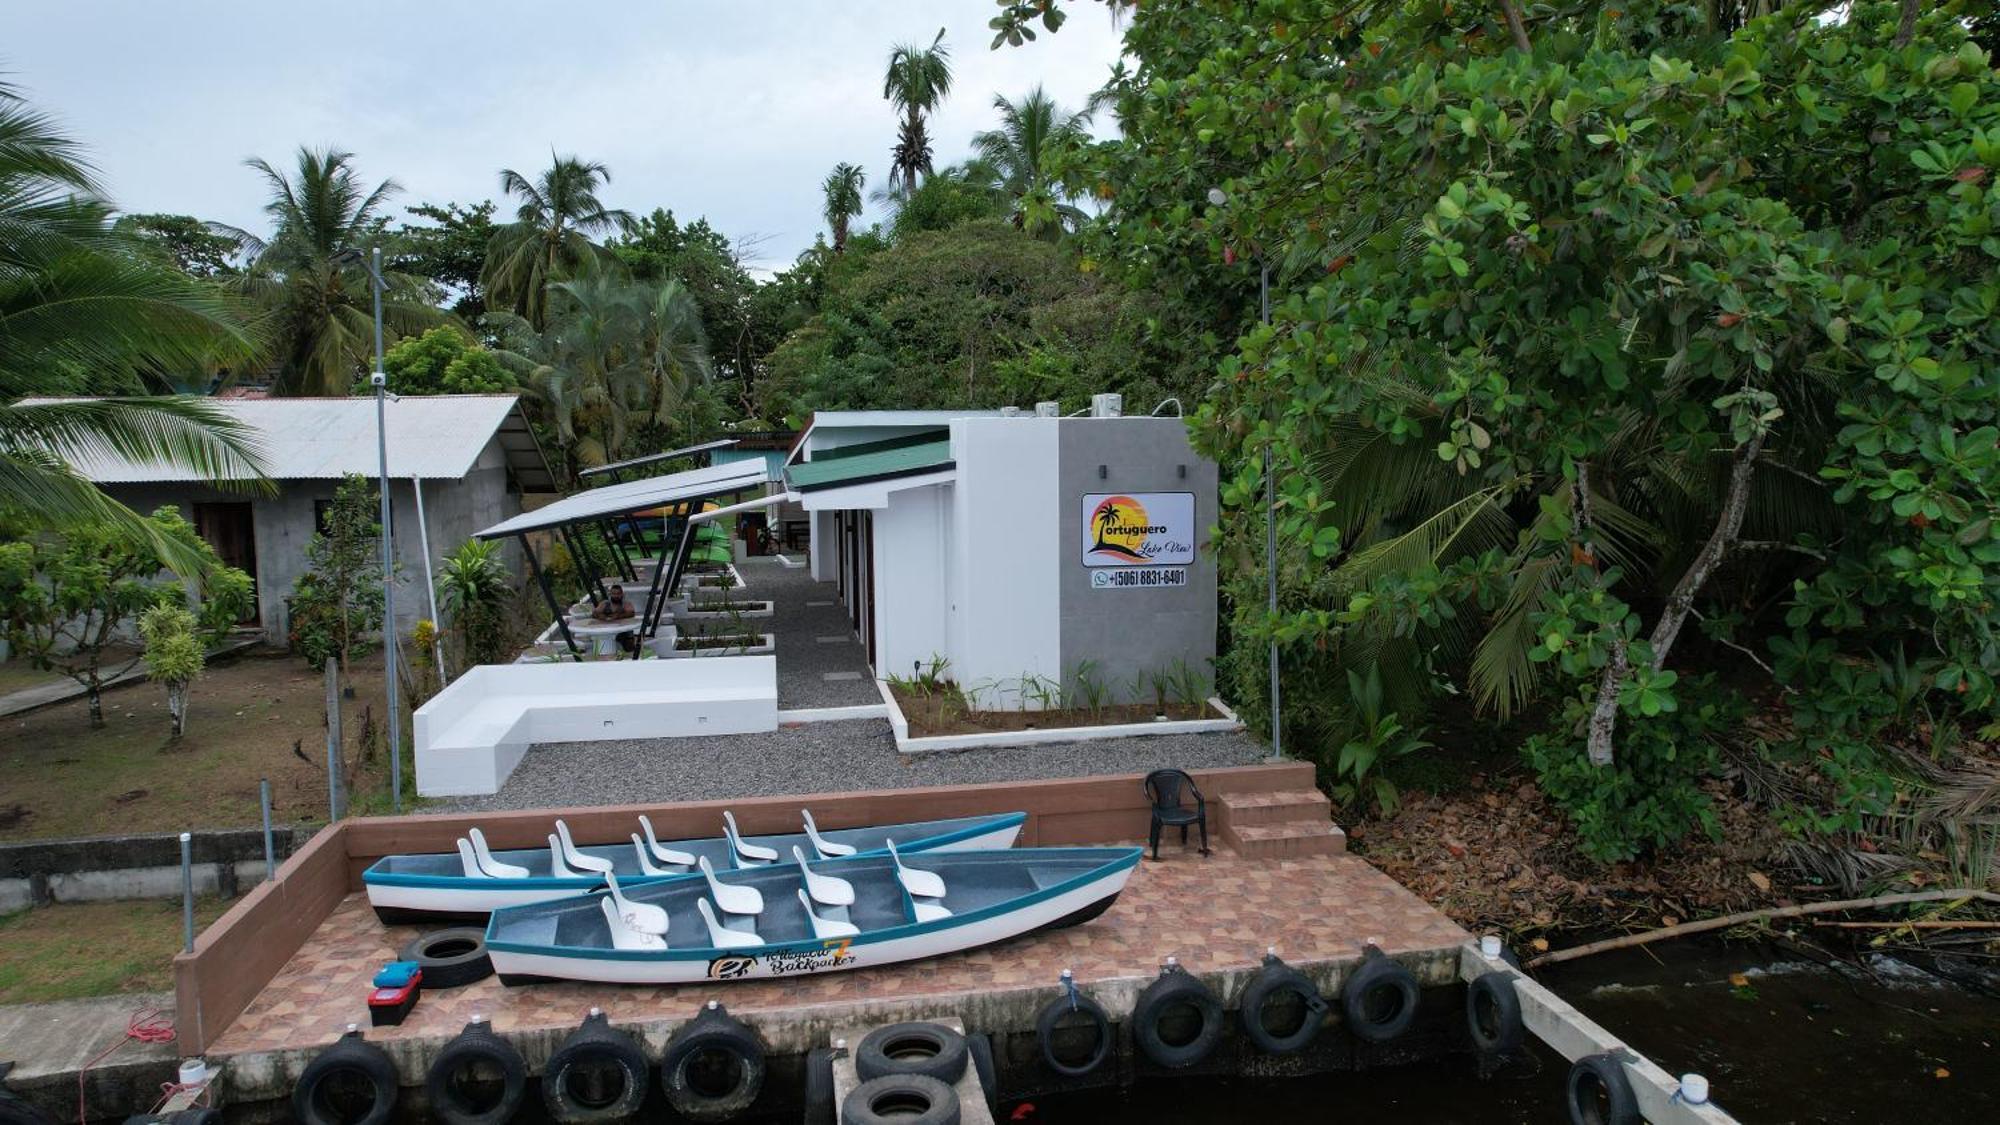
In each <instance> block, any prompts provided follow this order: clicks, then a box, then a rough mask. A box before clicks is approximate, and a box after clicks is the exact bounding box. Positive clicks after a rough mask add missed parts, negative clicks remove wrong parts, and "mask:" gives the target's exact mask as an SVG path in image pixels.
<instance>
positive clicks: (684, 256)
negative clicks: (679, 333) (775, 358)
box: [605, 208, 793, 396]
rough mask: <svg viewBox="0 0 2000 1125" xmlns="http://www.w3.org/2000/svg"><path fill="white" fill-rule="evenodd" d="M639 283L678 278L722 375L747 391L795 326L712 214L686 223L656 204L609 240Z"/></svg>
mask: <svg viewBox="0 0 2000 1125" xmlns="http://www.w3.org/2000/svg"><path fill="white" fill-rule="evenodd" d="M605 246H606V248H607V249H609V250H610V251H611V253H612V254H613V255H615V256H616V257H617V259H618V261H619V262H621V263H623V265H624V266H625V268H626V270H627V271H629V272H630V273H631V275H632V279H633V280H634V281H639V282H647V283H650V284H652V285H653V286H655V287H658V286H660V285H663V284H665V283H666V282H668V281H678V282H680V284H681V287H682V288H683V289H685V290H686V291H687V293H688V296H689V297H691V298H692V299H693V300H694V304H695V307H696V309H698V310H699V312H700V316H701V328H702V336H703V338H704V339H706V340H707V342H708V347H709V357H710V360H711V361H712V363H713V364H714V367H715V377H716V378H717V379H718V380H722V381H730V380H734V381H736V382H737V383H739V384H741V386H740V388H739V389H738V394H739V396H744V395H747V394H748V392H749V388H750V387H752V386H754V385H755V384H756V382H757V380H758V379H759V378H760V377H761V374H762V370H763V368H762V364H763V360H764V356H765V354H766V353H768V352H769V351H770V350H771V349H772V348H773V347H775V346H776V345H777V343H778V340H779V339H780V338H781V337H782V336H783V335H784V333H785V332H787V331H789V330H790V329H791V328H792V327H793V324H792V323H791V322H790V321H789V320H788V319H787V318H786V316H785V313H784V299H783V297H782V295H781V294H778V293H773V294H769V295H768V296H767V295H766V294H765V293H764V291H765V290H767V289H773V288H779V289H782V288H783V285H782V284H781V283H779V282H773V283H772V284H768V285H759V284H757V281H756V279H755V278H752V277H751V276H750V271H749V270H747V269H745V268H744V266H743V262H742V260H741V253H742V252H741V251H739V250H738V248H737V246H736V245H735V244H734V243H732V242H731V241H730V240H729V238H728V236H726V235H724V234H723V233H722V232H721V231H719V230H716V229H715V228H714V227H713V226H711V225H710V224H709V221H708V220H707V219H696V220H694V221H693V222H687V223H684V222H681V221H679V220H677V219H675V218H674V213H673V212H672V211H665V210H660V209H657V208H656V209H654V211H653V212H652V214H650V215H646V216H643V217H641V218H639V219H638V220H636V221H634V222H633V223H631V224H630V225H629V226H627V227H626V228H625V229H624V233H623V234H621V235H620V236H619V237H617V238H613V239H611V240H610V241H609V242H607V243H606V244H605Z"/></svg>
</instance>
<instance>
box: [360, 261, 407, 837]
mask: <svg viewBox="0 0 2000 1125" xmlns="http://www.w3.org/2000/svg"><path fill="white" fill-rule="evenodd" d="M368 274H369V280H370V281H371V282H373V283H374V291H375V370H374V372H373V373H372V374H370V375H369V376H368V381H369V382H371V383H373V384H375V453H376V457H377V465H378V467H379V468H380V470H381V472H380V476H381V478H382V638H383V642H382V682H383V684H384V686H385V687H386V688H387V690H388V694H389V802H390V804H391V805H392V806H393V807H394V808H395V810H396V811H397V812H402V811H403V717H402V715H401V714H399V713H398V708H397V706H396V644H395V637H396V558H395V549H394V547H393V546H392V545H391V543H390V538H391V535H392V532H391V529H390V526H389V376H388V373H387V372H385V371H383V370H382V248H381V247H380V246H376V247H372V248H370V249H369V251H368Z"/></svg>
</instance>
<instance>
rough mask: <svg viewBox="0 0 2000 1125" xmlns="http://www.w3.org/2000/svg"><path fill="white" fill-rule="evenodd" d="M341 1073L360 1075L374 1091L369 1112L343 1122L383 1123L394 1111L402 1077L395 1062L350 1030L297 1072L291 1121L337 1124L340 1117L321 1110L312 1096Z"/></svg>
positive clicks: (349, 1124)
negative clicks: (357, 1118) (301, 1070)
mask: <svg viewBox="0 0 2000 1125" xmlns="http://www.w3.org/2000/svg"><path fill="white" fill-rule="evenodd" d="M342 1073H349V1074H358V1075H360V1076H361V1077H362V1078H364V1079H366V1080H367V1082H368V1085H369V1088H370V1089H371V1090H373V1091H374V1101H373V1103H372V1104H370V1106H369V1107H368V1112H367V1113H366V1114H365V1115H363V1116H362V1118H361V1119H360V1120H359V1121H355V1122H347V1123H345V1125H385V1123H386V1122H387V1121H388V1120H389V1118H390V1115H391V1114H393V1113H394V1112H395V1110H396V1094H397V1092H398V1091H399V1090H400V1089H401V1088H402V1084H401V1079H400V1078H399V1077H398V1076H397V1074H396V1062H395V1060H394V1059H391V1058H390V1057H389V1053H388V1052H387V1051H384V1050H383V1049H382V1048H380V1047H377V1046H376V1045H375V1044H373V1043H370V1042H368V1041H367V1040H365V1039H363V1038H361V1033H360V1032H359V1031H350V1032H348V1033H347V1034H345V1035H343V1036H341V1037H340V1038H339V1039H336V1040H334V1043H333V1046H331V1047H328V1048H327V1049H326V1050H324V1051H321V1052H320V1053H319V1054H318V1055H317V1056H315V1057H314V1058H313V1061H311V1062H309V1063H307V1064H306V1069H305V1071H304V1073H302V1074H300V1075H299V1084H298V1085H297V1086H296V1087H294V1088H293V1089H292V1120H294V1121H297V1122H301V1123H302V1125H336V1123H338V1122H340V1121H341V1119H340V1118H336V1117H334V1116H332V1115H331V1114H330V1113H327V1112H325V1111H324V1110H323V1107H322V1106H321V1105H320V1102H319V1099H318V1098H317V1097H315V1095H316V1094H317V1093H318V1092H319V1088H320V1086H321V1085H322V1084H324V1083H325V1082H326V1081H327V1080H328V1079H329V1078H332V1077H333V1076H334V1075H336V1074H342Z"/></svg>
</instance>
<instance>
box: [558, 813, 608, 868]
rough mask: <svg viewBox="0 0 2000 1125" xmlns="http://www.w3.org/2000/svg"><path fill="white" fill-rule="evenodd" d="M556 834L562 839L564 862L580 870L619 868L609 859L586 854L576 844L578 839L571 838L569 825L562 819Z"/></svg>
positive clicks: (559, 821)
mask: <svg viewBox="0 0 2000 1125" xmlns="http://www.w3.org/2000/svg"><path fill="white" fill-rule="evenodd" d="M556 835H557V836H558V837H560V838H561V840H562V850H563V862H564V863H567V864H569V865H570V866H571V867H574V868H576V869H577V870H578V871H596V872H598V873H600V874H604V873H609V872H612V871H616V870H617V869H618V865H617V864H615V863H613V862H611V861H610V860H608V859H599V858H598V857H596V856H594V855H585V854H584V853H583V852H582V850H581V849H579V848H578V847H577V846H576V841H575V840H572V839H570V835H569V825H567V824H564V823H563V822H562V821H561V820H560V819H558V820H557V821H556Z"/></svg>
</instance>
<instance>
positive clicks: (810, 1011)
mask: <svg viewBox="0 0 2000 1125" xmlns="http://www.w3.org/2000/svg"><path fill="white" fill-rule="evenodd" d="M416 932H417V931H415V930H412V929H408V928H401V927H396V928H385V927H383V926H382V925H381V924H380V923H378V922H377V921H376V919H375V916H374V914H373V913H372V912H371V911H370V910H369V909H368V905H367V901H366V899H365V898H364V897H363V896H361V895H358V894H355V895H349V896H348V897H347V899H346V900H345V901H343V902H342V903H341V904H340V906H339V907H337V908H336V909H335V910H334V912H333V913H332V915H331V916H329V917H328V918H327V919H326V920H325V921H324V922H323V923H321V925H320V926H319V928H318V930H317V932H316V933H314V935H313V936H312V938H311V939H310V940H309V941H308V942H307V943H306V944H305V946H304V947H303V948H302V949H301V950H300V951H299V952H298V954H297V955H296V956H295V957H293V958H292V960H291V962H290V963H289V964H288V965H287V966H286V967H285V968H284V969H282V970H281V971H280V972H279V973H278V975H277V976H276V977H275V978H274V979H273V980H272V981H271V983H270V984H269V985H268V986H267V987H265V989H264V990H263V992H262V993H261V994H260V995H258V997H257V998H256V999H255V1000H254V1001H253V1002H252V1003H251V1004H250V1006H249V1008H248V1009H247V1010H245V1011H244V1013H243V1014H242V1016H241V1017H240V1018H238V1019H237V1020H236V1021H235V1022H234V1023H233V1024H232V1025H231V1026H230V1027H229V1029H228V1030H227V1031H226V1032H224V1033H223V1035H222V1036H221V1038H220V1040H219V1041H218V1042H216V1044H215V1045H214V1048H213V1050H212V1054H213V1055H215V1056H218V1057H225V1058H226V1057H229V1056H254V1055H257V1054H260V1053H266V1052H280V1053H289V1052H297V1051H309V1050H316V1049H318V1048H319V1047H321V1046H324V1045H325V1044H326V1043H327V1042H329V1041H330V1040H331V1039H332V1038H333V1037H334V1036H335V1035H336V1034H338V1032H339V1031H340V1030H341V1029H342V1028H343V1027H344V1026H345V1025H346V1024H348V1023H350V1022H355V1023H361V1024H363V1025H365V1024H366V1023H367V1012H366V1008H365V1006H364V1003H363V1001H364V999H365V997H366V995H367V991H368V982H369V978H370V977H371V976H372V975H373V974H374V972H375V970H376V968H378V967H379V966H380V964H381V963H382V962H383V961H385V960H389V959H391V958H393V957H394V955H395V953H396V951H397V949H398V948H400V947H401V946H402V945H403V944H404V943H405V942H406V941H408V940H409V939H410V938H411V937H412V936H414V935H415V933H416ZM1465 938H1466V934H1465V932H1464V931H1463V930H1461V929H1459V927H1458V926H1457V925H1455V924H1454V923H1452V922H1451V920H1450V919H1448V918H1446V917H1445V916H1443V915H1442V914H1439V913H1438V912H1437V911H1435V910H1433V909H1431V908H1430V907H1429V906H1428V905H1426V904H1425V903H1424V902H1423V901H1422V900H1420V899H1418V898H1417V897H1416V896H1415V895H1413V894H1411V893H1410V892H1409V891H1406V890H1404V889H1403V888H1402V887H1400V886H1398V885H1397V884H1396V883H1395V882H1393V881H1392V880H1390V879H1389V877H1388V876H1386V875H1383V874H1382V873H1381V872H1379V871H1376V870H1375V869H1374V868H1372V867H1370V866H1368V865H1367V864H1366V863H1364V862H1362V861H1361V860H1359V859H1356V858H1354V857H1351V856H1347V855H1319V856H1309V857H1304V858H1299V859H1284V860H1270V859H1245V858H1240V857H1238V856H1236V855H1235V854H1233V853H1231V852H1229V851H1228V850H1226V849H1223V848H1218V849H1217V850H1216V853H1215V855H1214V856H1212V857H1210V858H1208V859H1206V860H1204V859H1202V858H1200V857H1199V856H1197V855H1195V854H1194V853H1193V852H1192V851H1188V852H1182V851H1180V850H1179V849H1178V848H1169V849H1164V850H1163V852H1162V862H1159V863H1154V862H1152V861H1150V860H1148V861H1146V862H1144V863H1142V864H1141V865H1140V866H1139V869H1138V870H1137V871H1136V872H1134V874H1133V876H1132V880H1131V882H1130V884H1129V885H1128V886H1127V888H1126V890H1125V893H1124V894H1123V895H1122V896H1120V898H1119V900H1118V902H1117V904H1116V905H1115V906H1113V907H1112V909H1111V910H1110V911H1109V912H1108V913H1106V914H1104V915H1103V916H1101V917H1099V918H1097V919H1096V920H1094V921H1092V922H1090V923H1088V924H1086V925H1083V926H1079V927H1075V928H1072V929H1068V930H1060V931H1055V932H1052V933H1044V934H1037V935H1032V936H1029V937H1026V938H1021V939H1017V940H1015V941H1012V942H1008V943H1005V944H1001V945H997V946H989V947H986V948H983V949H977V950H971V951H968V952H965V953H959V954H954V955H951V956H948V957H943V958H937V959H933V960H929V961H919V962H911V963H907V964H901V965H893V966H886V967H882V968H875V969H866V970H858V971H853V972H844V973H829V974H826V975H822V976H812V977H802V978H791V979H783V980H766V981H746V982H738V983H728V984H723V983H717V984H702V985H682V986H673V987H634V986H614V985H603V984H588V985H587V984H573V983H551V984H536V985H528V986H523V987H516V988H508V987H505V986H503V985H501V984H500V982H499V981H498V979H495V978H489V979H487V980H485V981H482V982H480V983H478V984H474V985H471V986H468V987H466V988H461V989H455V990H450V991H436V992H427V993H425V994H424V997H423V999H422V1001H421V1002H420V1003H419V1004H418V1005H417V1007H416V1009H415V1011H413V1012H412V1013H411V1015H410V1018H409V1020H408V1021H407V1022H405V1023H404V1024H403V1025H402V1026H401V1027H395V1028H379V1029H371V1030H370V1032H369V1038H370V1039H371V1040H375V1041H380V1042H385V1043H390V1044H395V1043H398V1042H403V1041H412V1040H426V1039H428V1040H434V1041H442V1040H444V1039H447V1038H449V1037H451V1036H453V1035H455V1034H457V1032H458V1031H459V1030H460V1029H461V1028H462V1027H463V1026H464V1025H465V1023H466V1021H467V1020H468V1019H469V1018H470V1017H471V1016H473V1015H474V1014H479V1015H483V1016H485V1017H486V1018H488V1019H489V1020H491V1021H492V1023H493V1026H494V1028H495V1030H497V1031H500V1032H502V1033H521V1034H524V1035H526V1036H528V1037H529V1038H534V1037H535V1033H537V1032H541V1033H547V1034H554V1033H559V1032H561V1031H566V1030H567V1029H569V1028H571V1027H574V1026H575V1025H576V1023H577V1021H578V1020H579V1018H580V1017H581V1016H582V1015H583V1013H584V1012H585V1011H586V1010H587V1009H589V1008H590V1007H592V1006H598V1007H602V1008H604V1009H605V1010H606V1011H607V1012H608V1013H610V1015H611V1017H612V1019H613V1020H614V1021H615V1022H617V1023H620V1024H626V1025H635V1026H638V1027H641V1028H642V1029H645V1030H646V1031H647V1033H648V1034H649V1036H651V1035H654V1034H659V1035H663V1034H664V1030H662V1029H665V1028H670V1026H671V1025H673V1024H678V1023H679V1022H680V1021H682V1020H684V1019H686V1018H688V1017H689V1016H691V1015H692V1014H693V1013H694V1012H695V1010H696V1009H698V1008H699V1007H700V1006H701V1004H702V1003H704V1002H706V1001H708V1000H710V999H716V1000H721V1001H723V1002H725V1003H726V1004H727V1005H728V1007H729V1009H730V1011H731V1012H732V1013H734V1014H736V1015H739V1016H743V1017H746V1018H748V1019H750V1020H751V1021H752V1022H754V1023H757V1024H759V1026H760V1030H762V1031H763V1033H764V1034H765V1036H766V1038H767V1039H770V1040H772V1041H773V1042H774V1046H776V1045H777V1044H778V1043H779V1042H781V1041H783V1040H785V1039H787V1038H792V1039H802V1038H804V1037H809V1036H810V1035H812V1034H814V1029H823V1028H825V1027H827V1026H830V1025H831V1024H832V1023H834V1022H836V1021H839V1020H842V1019H846V1018H849V1017H851V1016H854V1015H857V1014H862V1013H872V1012H880V1011H891V1010H896V1011H904V1010H925V1011H928V1012H930V1013H933V1014H946V1013H951V1012H967V1011H972V1010H975V1009H976V1010H977V1011H979V1012H980V1013H981V1014H982V1015H983V1016H985V1017H987V1018H989V1019H997V1018H999V1015H998V1010H997V1002H998V1001H1001V1000H1004V999H1005V998H1007V997H1010V996H1011V997H1015V998H1026V999H1029V1000H1031V1001H1032V1006H1030V1007H1028V1008H1027V1009H1026V1010H1028V1011H1029V1012H1032V1011H1033V1008H1034V1007H1038V1006H1039V1005H1040V1004H1041V1003H1042V1002H1044V1001H1045V998H1046V997H1047V996H1049V995H1053V988H1054V985H1055V982H1056V976H1057V974H1058V973H1059V972H1060V971H1061V970H1062V969H1064V968H1071V969H1073V970H1075V973H1076V979H1077V981H1078V983H1079V984H1080V985H1082V986H1084V987H1085V988H1086V989H1089V990H1091V991H1093V992H1095V993H1096V994H1097V995H1098V996H1099V998H1100V1000H1101V1001H1103V1002H1104V1003H1105V1004H1106V1007H1107V1008H1109V1009H1110V1010H1112V1011H1113V1012H1114V1013H1116V1012H1121V1011H1124V1010H1127V1009H1129V1006H1130V1002H1131V994H1133V993H1136V990H1137V989H1138V988H1139V987H1143V985H1144V983H1145V982H1146V981H1149V980H1150V979H1151V978H1152V977H1153V976H1154V975H1155V974H1156V973H1157V972H1158V969H1159V965H1160V962H1161V960H1162V959H1163V958H1165V957H1167V956H1174V957H1178V958H1179V959H1180V961H1181V963H1182V964H1183V965H1185V966H1186V967H1187V968H1189V969H1190V970H1193V971H1195V972H1197V973H1204V974H1212V973H1233V974H1235V975H1236V976H1237V977H1239V978H1240V976H1242V975H1243V974H1245V973H1247V972H1248V971H1249V970H1251V969H1253V968H1254V967H1255V966H1256V965H1257V963H1258V961H1259V959H1260V958H1261V957H1262V955H1263V953H1264V950H1265V948H1266V947H1267V946H1276V947H1277V948H1278V950H1279V952H1280V953H1281V955H1283V956H1284V957H1285V959H1286V960H1287V961H1289V962H1291V963H1292V964H1294V965H1296V966H1299V967H1302V968H1306V969H1307V971H1308V972H1309V973H1311V974H1312V975H1314V976H1315V977H1319V978H1324V979H1328V980H1331V979H1335V978H1337V977H1338V976H1339V975H1341V974H1342V973H1343V972H1344V971H1345V970H1344V966H1346V965H1348V964H1351V963H1352V962H1353V960H1354V959H1355V958H1356V957H1357V956H1358V955H1359V953H1360V950H1361V947H1362V944H1363V943H1364V942H1366V941H1368V940H1370V939H1373V940H1375V941H1377V942H1378V943H1379V944H1380V945H1381V946H1382V948H1383V949H1384V950H1385V951H1386V952H1388V953H1390V954H1391V955H1403V956H1405V957H1406V959H1413V960H1415V961H1417V962H1421V963H1424V965H1425V966H1426V968H1430V967H1433V966H1431V965H1430V962H1433V961H1434V962H1435V966H1434V967H1435V970H1436V971H1435V973H1428V972H1423V971H1422V970H1420V975H1426V976H1435V978H1436V981H1437V982H1438V983H1443V982H1446V981H1449V980H1451V979H1455V973H1456V965H1457V952H1456V947H1457V946H1458V945H1459V943H1461V942H1463V941H1464V940H1465ZM1238 986H1240V980H1238V981H1237V982H1236V984H1235V985H1233V986H1232V989H1233V987H1238ZM1232 994H1233V992H1232ZM760 1016H761V1017H764V1018H760ZM969 1022H978V1021H969ZM788 1028H791V1029H797V1032H798V1033H797V1035H788V1032H787V1029H788ZM408 1045H409V1046H412V1047H414V1046H415V1045H416V1044H415V1043H408ZM792 1045H793V1046H797V1047H803V1046H809V1045H816V1044H810V1043H803V1042H795V1043H793V1044H792ZM392 1049H393V1048H392ZM529 1053H530V1058H531V1061H532V1060H533V1058H534V1051H533V1050H530V1052H529ZM244 1061H245V1062H246V1063H247V1062H249V1061H250V1060H249V1059H247V1058H245V1059H244ZM250 1069H251V1070H263V1069H266V1068H265V1067H260V1066H256V1065H254V1064H253V1065H251V1066H250Z"/></svg>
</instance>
